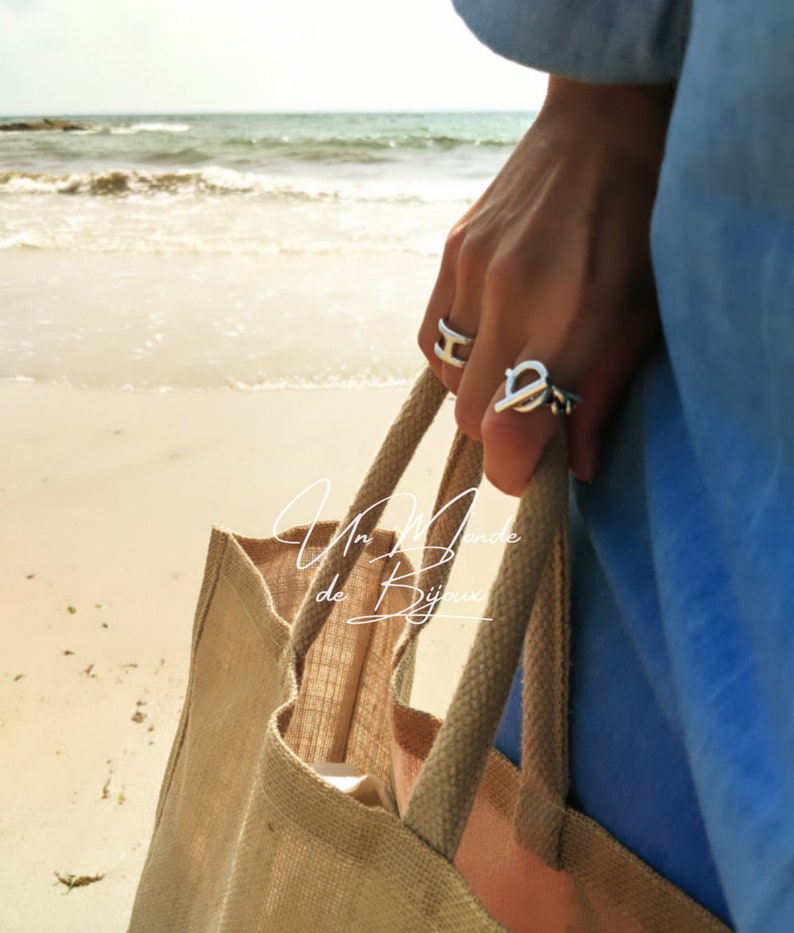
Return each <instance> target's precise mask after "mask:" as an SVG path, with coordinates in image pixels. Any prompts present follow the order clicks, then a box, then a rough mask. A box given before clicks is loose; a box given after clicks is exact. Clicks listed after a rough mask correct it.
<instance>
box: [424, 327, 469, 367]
mask: <svg viewBox="0 0 794 933" xmlns="http://www.w3.org/2000/svg"><path fill="white" fill-rule="evenodd" d="M438 332H439V334H441V336H440V337H439V338H438V340H437V341H436V343H435V344H434V345H433V352H434V353H435V354H436V356H437V357H438V358H439V359H440V360H441V361H442V362H443V363H449V365H450V366H455V367H457V368H458V369H463V367H464V366H465V365H466V363H467V360H464V359H463V358H462V357H460V356H455V347H456V346H461V347H470V346H471V345H472V344H473V343H474V337H467V336H466V334H459V333H458V332H457V331H456V330H453V329H452V328H451V327H449V326H448V325H447V323H446V321H445V320H444V318H443V317H441V318H439V319H438Z"/></svg>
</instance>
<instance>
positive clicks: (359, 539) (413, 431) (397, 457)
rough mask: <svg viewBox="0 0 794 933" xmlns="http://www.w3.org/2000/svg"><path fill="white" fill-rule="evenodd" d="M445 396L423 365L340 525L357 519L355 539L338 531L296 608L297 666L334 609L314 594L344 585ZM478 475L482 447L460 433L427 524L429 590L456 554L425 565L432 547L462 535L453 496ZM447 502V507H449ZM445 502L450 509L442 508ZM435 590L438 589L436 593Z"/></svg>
mask: <svg viewBox="0 0 794 933" xmlns="http://www.w3.org/2000/svg"><path fill="white" fill-rule="evenodd" d="M446 395H447V390H446V389H445V388H444V386H443V385H442V383H441V382H440V381H439V380H438V379H437V378H436V375H435V373H434V372H433V371H432V369H430V368H429V367H426V368H425V369H423V370H422V372H421V373H420V375H419V377H418V379H417V380H416V382H415V383H414V386H413V388H412V389H411V392H410V394H409V396H408V398H407V399H406V401H405V403H404V404H403V406H402V408H401V409H400V411H399V413H398V414H397V417H396V418H395V419H394V422H393V424H392V425H391V427H390V428H389V430H388V432H387V434H386V438H385V439H384V441H383V443H382V445H381V447H380V449H379V451H378V453H377V455H376V456H375V459H374V461H373V463H372V466H371V467H370V468H369V471H368V472H367V475H366V476H365V477H364V481H363V482H362V484H361V487H360V489H359V490H358V492H357V493H356V496H355V498H354V500H353V504H352V505H351V506H350V508H349V509H348V512H347V515H346V516H345V518H344V519H343V521H342V523H341V525H340V526H339V528H341V529H344V528H347V527H348V526H350V525H351V524H352V523H353V522H357V524H356V535H355V540H354V541H353V542H348V541H347V538H346V536H343V535H340V536H339V537H338V539H337V542H336V543H335V544H333V545H332V546H331V547H330V548H329V549H328V551H327V552H326V554H325V555H324V557H323V559H322V560H321V562H320V565H319V568H318V570H317V572H316V573H315V575H314V577H313V578H312V581H311V584H310V585H309V588H308V590H307V592H306V595H305V596H304V598H303V602H302V603H301V605H300V608H299V609H298V613H297V615H296V618H295V622H294V624H293V626H292V635H291V641H292V647H293V650H294V652H295V656H296V658H297V661H298V665H299V669H300V665H301V663H302V661H303V659H304V658H305V657H306V654H307V652H308V650H309V648H311V646H312V644H313V643H314V640H315V639H316V638H317V636H318V635H319V633H320V631H321V629H322V627H323V625H324V624H325V622H326V620H327V619H328V616H329V615H330V612H331V610H332V608H333V604H332V603H331V602H329V601H328V600H320V601H319V602H318V601H317V596H318V595H319V594H320V593H321V592H322V591H323V590H325V589H327V588H328V587H329V586H330V585H331V584H332V582H333V581H334V578H336V584H335V585H336V588H337V589H343V588H344V585H345V582H346V581H347V578H348V576H349V574H350V572H351V570H352V569H353V567H354V566H355V563H356V561H357V560H358V558H359V557H360V556H361V554H362V552H363V551H364V549H365V547H366V542H365V540H364V539H365V537H368V536H369V535H371V534H372V532H373V531H374V530H375V528H376V527H377V526H378V523H379V522H380V519H381V517H382V515H383V512H384V510H385V508H386V505H387V503H388V499H389V497H390V496H391V495H392V494H393V493H394V491H395V489H396V488H397V484H398V483H399V481H400V478H401V477H402V475H403V473H404V472H405V469H406V467H407V466H408V464H409V463H410V461H411V458H412V457H413V455H414V453H415V451H416V448H417V447H418V445H419V442H420V441H421V440H422V438H423V437H424V435H425V433H426V432H427V429H428V428H429V427H430V425H431V424H432V422H433V420H434V418H435V416H436V415H437V413H438V411H439V409H440V408H441V404H442V402H443V401H444V399H445V397H446ZM481 479H482V448H481V445H479V444H476V443H474V442H473V441H471V440H469V438H467V437H465V436H464V435H462V434H458V435H457V436H456V437H455V440H454V442H453V444H452V447H451V449H450V453H449V456H448V457H447V462H446V466H445V469H444V474H443V477H442V479H441V482H440V484H439V489H438V494H437V496H436V503H435V506H434V509H433V515H436V514H438V513H439V512H441V514H440V515H439V518H438V519H437V520H436V521H434V522H433V523H432V524H431V526H430V528H429V531H428V537H427V541H426V542H425V550H424V554H423V557H424V559H423V568H422V569H423V574H422V579H423V581H424V585H425V591H426V592H429V590H430V587H432V586H436V587H437V588H438V587H443V585H444V584H445V583H446V581H447V578H448V577H449V573H450V570H451V569H452V564H453V561H454V555H453V559H450V560H447V561H446V562H445V563H443V564H441V565H440V566H438V567H431V568H430V569H427V568H428V565H430V564H433V563H435V562H436V557H435V555H436V554H437V553H438V552H436V551H434V548H435V547H440V548H448V547H450V545H451V544H452V542H453V538H454V535H455V533H456V532H458V530H460V533H462V530H463V527H464V523H465V518H466V513H467V511H468V510H469V503H468V501H467V499H466V498H465V497H462V498H458V499H456V497H457V496H458V495H459V493H462V492H464V491H465V490H467V489H473V488H475V489H476V488H477V487H478V486H479V485H480V482H481ZM452 500H455V501H452ZM450 502H451V505H448V503H450ZM445 506H448V507H447V508H444V507H445ZM442 509H443V511H441V510H442ZM438 591H439V590H438V589H436V592H438ZM418 627H419V626H415V627H414V628H418Z"/></svg>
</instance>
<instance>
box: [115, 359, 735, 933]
mask: <svg viewBox="0 0 794 933" xmlns="http://www.w3.org/2000/svg"><path fill="white" fill-rule="evenodd" d="M445 394H446V393H445V390H444V389H443V387H442V386H441V384H440V383H439V382H438V381H437V380H436V378H435V376H434V375H433V374H432V372H430V370H426V371H425V372H424V373H423V374H422V376H421V377H420V379H419V381H418V382H417V384H416V385H415V386H414V389H413V390H412V392H411V395H410V396H409V398H408V400H407V401H406V403H405V405H404V406H403V408H402V410H401V412H400V413H399V415H398V417H397V419H396V421H395V423H394V424H393V425H392V427H391V429H390V431H389V433H388V436H387V437H386V440H385V441H384V444H383V446H382V448H381V450H380V452H379V454H378V456H377V457H376V460H375V463H374V464H373V466H372V468H371V469H370V471H369V473H368V475H367V477H366V478H365V480H364V483H363V485H362V487H361V490H360V491H359V494H358V496H357V497H356V501H355V502H354V503H353V505H352V506H351V508H350V511H349V514H348V516H347V517H346V518H345V519H344V520H343V522H342V523H341V524H340V525H338V526H335V525H331V524H325V525H322V526H319V525H318V526H317V527H315V528H313V529H312V530H311V535H310V536H309V538H308V539H307V534H308V531H309V529H306V528H297V529H292V530H291V531H289V532H285V533H283V534H279V536H278V538H277V539H276V538H270V539H266V540H253V539H246V538H241V537H238V536H235V535H233V534H231V533H230V532H228V531H225V530H223V529H217V528H216V529H215V530H214V531H213V533H212V537H211V541H210V547H209V554H208V558H207V564H206V570H205V575H204V582H203V585H202V589H201V594H200V597H199V603H198V608H197V612H196V620H195V626H194V635H193V646H192V660H191V668H190V680H189V684H188V691H187V696H186V699H185V705H184V710H183V714H182V719H181V722H180V725H179V729H178V731H177V735H176V738H175V741H174V745H173V748H172V751H171V756H170V759H169V762H168V766H167V769H166V774H165V778H164V781H163V785H162V789H161V793H160V799H159V802H158V806H157V813H156V821H155V828H154V833H153V838H152V841H151V846H150V849H149V854H148V857H147V861H146V864H145V866H144V870H143V875H142V877H141V880H140V884H139V888H138V892H137V896H136V900H135V904H134V908H133V913H132V919H131V922H130V927H129V929H130V931H131V933H161V931H162V933H166V931H167V933H180V931H191V933H198V931H202V933H203V931H240V933H248V931H251V933H254V931H274V933H322V931H329V933H331V931H332V933H365V931H367V933H368V931H373V933H381V931H383V933H388V931H394V933H411V931H450V933H461V931H496V930H504V929H509V930H512V931H515V933H524V931H526V933H530V931H533V933H563V931H565V933H588V931H595V933H600V931H603V933H624V931H625V933H700V931H720V930H726V929H727V928H726V927H724V926H723V925H722V924H721V923H720V922H719V921H718V920H716V919H715V918H714V917H712V916H711V915H710V914H708V913H707V912H706V911H704V910H703V909H702V908H701V907H699V906H698V905H697V904H695V903H694V902H693V901H691V900H690V899H689V898H687V897H686V895H684V894H683V893H682V892H681V891H679V890H678V889H677V888H675V887H673V886H672V885H671V884H669V883H668V882H667V881H665V880H664V879H662V878H661V877H660V876H658V875H657V874H655V873H654V872H653V871H652V870H651V869H650V868H649V867H647V866H646V865H645V864H644V863H642V862H641V861H640V860H639V859H637V858H636V857H634V856H633V855H632V854H630V853H629V852H628V851H627V850H626V849H624V848H623V847H622V846H621V845H620V844H619V843H618V842H617V841H616V840H615V839H613V838H612V837H611V836H610V835H609V834H608V833H607V832H606V831H605V830H604V829H602V828H601V827H600V826H599V825H598V824H596V823H594V822H593V821H592V820H589V819H588V818H587V817H585V816H583V815H582V814H580V813H578V812H576V811H574V810H572V809H571V808H569V807H568V806H567V805H566V793H567V784H568V765H567V741H568V739H567V703H568V682H567V681H568V677H567V670H568V618H567V596H568V590H567V553H566V534H565V518H566V509H567V474H566V469H565V458H564V449H563V445H562V444H561V443H559V444H556V445H552V446H551V449H550V450H549V452H548V453H547V454H546V455H545V456H544V459H543V461H542V463H541V465H540V467H539V468H538V470H537V472H536V474H535V476H534V477H533V480H532V482H531V483H530V484H529V486H528V487H527V490H526V491H525V493H524V495H523V496H522V499H521V502H520V506H519V511H518V515H517V517H516V522H515V529H514V530H515V531H516V533H517V534H519V535H520V536H521V539H520V541H519V542H518V543H516V544H512V545H510V546H508V547H506V549H505V555H504V559H503V561H502V565H501V567H500V570H499V573H498V576H497V580H496V582H495V584H494V586H493V588H492V591H491V594H490V597H489V601H488V607H487V609H486V611H485V613H484V615H485V616H486V617H489V618H492V619H493V621H491V622H484V623H482V624H481V627H480V630H479V631H478V634H477V637H476V639H475V642H474V645H473V647H472V650H471V654H470V657H469V660H468V662H467V664H466V667H465V670H464V672H463V675H462V677H461V681H460V684H459V687H458V689H457V691H456V693H455V696H454V698H453V700H452V702H451V704H450V709H449V712H448V714H447V717H446V719H445V721H444V723H443V724H442V723H440V722H439V721H438V720H436V719H434V718H433V717H432V716H430V715H428V714H426V713H422V712H420V711H417V710H414V709H412V708H411V707H410V705H409V696H410V688H411V682H412V673H413V658H414V651H415V646H416V637H417V636H418V635H419V634H420V633H421V631H422V628H423V626H421V625H416V624H411V620H412V619H416V618H417V615H416V613H417V611H419V612H420V614H421V611H420V610H421V607H416V606H415V605H413V604H412V595H413V594H412V591H410V590H409V589H407V588H406V589H400V588H399V587H396V586H386V587H383V586H382V584H384V582H387V581H393V580H394V579H396V576H395V575H396V574H397V575H402V574H404V573H406V567H407V561H406V558H405V555H403V554H401V553H400V551H399V550H398V549H397V548H396V547H395V536H394V535H393V534H392V533H390V532H387V531H383V530H380V529H378V528H377V522H378V520H379V518H380V515H381V514H382V511H383V500H385V499H386V498H387V497H388V496H389V495H391V493H392V492H393V491H394V489H395V487H396V484H397V482H398V480H399V478H400V476H401V474H402V472H403V470H404V467H405V466H406V464H407V462H408V460H409V459H410V457H411V455H412V453H413V451H414V449H415V448H416V446H417V444H418V442H419V440H420V438H421V437H422V435H423V434H424V432H425V430H426V428H427V426H428V425H429V424H430V422H431V421H432V419H433V417H434V416H435V414H436V412H437V410H438V408H439V407H440V405H441V402H442V400H443V398H444V396H445ZM480 477H481V452H480V450H479V446H478V445H476V444H474V443H472V442H470V441H468V440H467V439H465V438H463V437H461V436H458V437H457V438H456V440H455V442H454V444H453V447H452V450H451V453H450V457H449V460H448V463H447V467H446V470H445V473H444V477H443V479H442V482H441V488H440V490H439V496H438V500H437V502H436V508H435V510H434V514H435V515H436V516H437V518H436V520H434V521H433V522H432V523H431V525H430V527H429V530H428V539H427V542H426V544H427V546H426V548H425V551H424V554H425V555H426V559H425V560H424V563H423V567H422V569H421V570H420V577H421V580H422V588H423V590H424V592H425V593H429V592H431V590H430V588H431V587H433V586H435V587H443V585H444V583H445V582H446V579H447V577H448V573H449V569H450V566H451V561H450V560H445V561H440V560H439V555H441V554H444V555H446V556H447V557H449V556H451V554H452V552H453V551H454V548H453V547H452V545H453V544H454V543H455V540H456V536H457V537H459V535H460V532H461V529H462V525H463V523H464V522H465V517H466V513H467V509H468V503H469V501H470V500H469V499H468V498H467V496H466V495H461V494H462V493H464V492H465V491H466V490H468V489H470V488H471V487H473V486H476V485H477V484H478V483H479V481H480ZM298 542H308V543H307V545H306V547H305V548H304V550H303V551H302V552H301V561H300V566H301V567H303V568H304V569H300V567H299V566H298V561H297V560H296V552H297V551H298V550H299V547H298ZM307 565H308V566H307ZM329 588H332V589H333V590H334V591H337V592H342V591H344V594H345V596H346V599H345V600H344V601H338V602H332V601H330V600H329V599H328V598H323V594H325V595H326V597H327V595H328V592H329ZM384 591H385V596H383V593H384ZM433 592H436V593H437V592H439V590H438V589H436V590H434V591H433ZM380 596H383V599H382V600H381V602H380V604H378V599H379V597H380ZM318 597H320V599H318ZM376 605H377V610H375V608H374V607H375V606H376ZM412 613H413V614H412ZM373 616H374V617H376V618H377V621H375V620H373ZM351 618H354V619H358V622H359V624H350V623H349V621H348V620H349V619H351ZM366 618H369V619H370V621H369V622H364V621H362V619H366ZM525 635H526V637H525ZM522 651H523V656H524V665H525V673H524V683H525V696H524V718H525V721H524V726H523V765H522V768H523V770H522V771H519V770H518V769H516V768H515V767H514V766H513V765H512V764H511V763H510V762H508V761H507V760H506V759H505V758H503V757H502V756H501V755H499V754H498V753H497V752H496V751H495V750H494V749H493V748H492V742H493V736H494V734H495V732H496V728H497V725H498V722H499V719H500V716H501V713H502V710H503V707H504V704H505V702H506V699H507V695H508V692H509V689H510V684H511V681H512V678H513V675H514V673H515V670H516V668H517V666H518V663H519V661H520V659H521V656H522ZM318 762H325V763H327V762H331V763H336V764H337V765H342V766H343V767H347V768H348V769H349V770H351V771H353V772H355V774H356V775H365V776H366V778H364V780H363V782H362V784H361V786H359V787H358V788H354V789H353V790H351V791H350V792H347V793H346V792H345V791H344V790H343V789H340V788H339V787H337V786H331V784H330V783H329V781H328V780H327V779H326V778H325V777H323V776H321V774H320V773H318V770H319V771H323V770H328V768H327V766H325V767H324V766H322V765H317V766H316V767H315V766H313V765H316V764H317V763H318Z"/></svg>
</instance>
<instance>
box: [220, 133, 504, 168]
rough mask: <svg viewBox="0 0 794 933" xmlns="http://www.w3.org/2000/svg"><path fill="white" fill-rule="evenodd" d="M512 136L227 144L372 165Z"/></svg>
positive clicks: (489, 144)
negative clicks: (401, 155) (409, 154)
mask: <svg viewBox="0 0 794 933" xmlns="http://www.w3.org/2000/svg"><path fill="white" fill-rule="evenodd" d="M516 142H517V140H516V139H514V138H512V137H510V138H507V137H496V136H476V135H453V134H449V133H436V134H434V133H372V134H367V133H362V134H361V135H358V136H348V135H341V136H330V135H327V136H326V135H320V136H316V137H310V138H306V137H303V136H295V137H293V136H289V135H277V136H267V135H264V136H238V137H230V138H228V139H225V140H224V141H223V144H224V146H226V147H228V148H229V149H238V150H243V151H248V152H252V153H257V154H259V155H263V154H269V155H276V156H279V157H281V158H287V159H297V160H300V161H303V162H355V163H364V164H366V163H372V162H387V161H391V160H393V159H394V158H395V157H396V156H397V155H398V154H399V153H400V151H407V152H416V151H417V150H427V149H440V150H442V151H445V152H446V151H449V150H454V149H461V148H466V149H468V148H471V147H475V148H483V149H505V148H512V147H513V146H514V145H515V144H516Z"/></svg>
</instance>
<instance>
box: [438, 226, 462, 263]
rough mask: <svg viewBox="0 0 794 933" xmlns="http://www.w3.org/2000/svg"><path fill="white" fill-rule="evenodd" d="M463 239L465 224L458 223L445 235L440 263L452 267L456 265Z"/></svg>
mask: <svg viewBox="0 0 794 933" xmlns="http://www.w3.org/2000/svg"><path fill="white" fill-rule="evenodd" d="M465 238H466V224H465V223H463V222H460V221H459V222H458V223H456V224H455V226H454V227H453V228H452V229H451V230H450V231H449V233H448V234H447V239H446V242H445V243H444V251H443V253H442V255H441V262H442V264H443V265H445V266H454V265H455V264H456V263H457V261H458V254H459V253H460V249H461V246H462V245H463V241H464V240H465Z"/></svg>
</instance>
